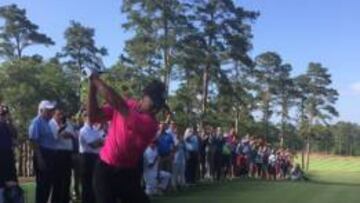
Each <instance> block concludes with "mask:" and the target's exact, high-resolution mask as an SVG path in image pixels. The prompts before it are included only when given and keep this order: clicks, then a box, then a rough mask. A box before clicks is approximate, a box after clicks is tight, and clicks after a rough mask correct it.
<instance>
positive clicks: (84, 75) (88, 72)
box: [81, 67, 97, 80]
mask: <svg viewBox="0 0 360 203" xmlns="http://www.w3.org/2000/svg"><path fill="white" fill-rule="evenodd" d="M96 73H97V71H96V70H94V69H92V68H88V67H86V68H83V69H82V70H81V75H82V79H83V80H85V79H89V78H90V77H91V76H93V75H94V74H96Z"/></svg>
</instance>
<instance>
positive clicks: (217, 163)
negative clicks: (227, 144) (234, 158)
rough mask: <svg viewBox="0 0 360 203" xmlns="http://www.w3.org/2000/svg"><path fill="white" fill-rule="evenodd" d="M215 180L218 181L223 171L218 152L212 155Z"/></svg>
mask: <svg viewBox="0 0 360 203" xmlns="http://www.w3.org/2000/svg"><path fill="white" fill-rule="evenodd" d="M214 166H215V178H216V180H217V181H220V179H221V175H222V169H223V155H222V154H221V152H220V151H217V152H215V155H214Z"/></svg>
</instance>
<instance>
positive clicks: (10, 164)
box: [0, 149, 17, 188]
mask: <svg viewBox="0 0 360 203" xmlns="http://www.w3.org/2000/svg"><path fill="white" fill-rule="evenodd" d="M7 181H16V182H17V176H16V167H15V156H14V152H13V150H12V149H0V188H3V187H4V186H5V182H7Z"/></svg>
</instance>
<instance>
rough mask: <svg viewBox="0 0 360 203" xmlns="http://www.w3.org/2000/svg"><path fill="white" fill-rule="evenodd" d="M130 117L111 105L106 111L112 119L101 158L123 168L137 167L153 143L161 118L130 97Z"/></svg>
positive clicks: (109, 118) (128, 101) (109, 119)
mask: <svg viewBox="0 0 360 203" xmlns="http://www.w3.org/2000/svg"><path fill="white" fill-rule="evenodd" d="M126 103H127V105H128V107H129V114H128V116H127V117H124V116H123V115H121V114H120V113H119V112H118V111H116V110H115V109H113V108H112V107H110V106H105V107H104V108H103V112H104V113H105V116H106V118H107V120H108V121H111V124H110V126H109V130H108V135H107V137H106V140H105V143H104V146H103V148H102V150H101V151H100V158H101V160H102V161H104V162H105V163H107V164H109V165H111V166H115V167H119V168H135V167H137V166H138V164H139V162H140V158H141V157H142V155H143V153H144V151H145V149H146V147H147V146H148V145H149V144H150V143H151V141H152V140H153V138H154V137H155V135H156V132H157V130H158V122H157V121H156V119H155V118H154V117H153V116H152V115H150V114H148V113H142V112H139V111H138V103H137V102H136V101H135V100H132V99H128V100H126Z"/></svg>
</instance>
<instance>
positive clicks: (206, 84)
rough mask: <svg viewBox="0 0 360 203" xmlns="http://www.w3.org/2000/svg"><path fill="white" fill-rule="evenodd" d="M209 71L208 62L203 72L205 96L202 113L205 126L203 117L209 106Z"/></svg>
mask: <svg viewBox="0 0 360 203" xmlns="http://www.w3.org/2000/svg"><path fill="white" fill-rule="evenodd" d="M209 71H210V64H207V65H206V67H205V70H204V73H203V88H202V92H203V98H202V115H203V118H202V119H201V120H202V121H201V122H202V126H203V119H204V116H205V114H206V108H207V99H208V91H209V74H210V73H209Z"/></svg>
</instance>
